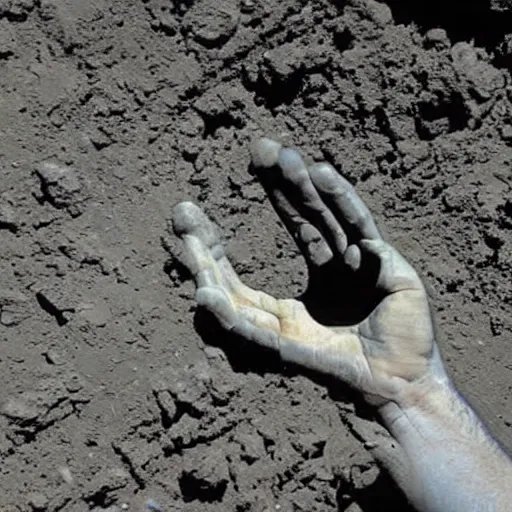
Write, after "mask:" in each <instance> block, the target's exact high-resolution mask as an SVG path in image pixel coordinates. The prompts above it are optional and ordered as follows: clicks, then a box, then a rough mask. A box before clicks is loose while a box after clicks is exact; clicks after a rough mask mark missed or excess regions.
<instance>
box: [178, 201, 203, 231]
mask: <svg viewBox="0 0 512 512" xmlns="http://www.w3.org/2000/svg"><path fill="white" fill-rule="evenodd" d="M203 216H204V214H203V212H202V210H201V209H200V208H199V207H198V206H197V205H195V204H194V203H193V202H192V201H182V202H181V203H178V204H177V205H176V206H175V207H174V208H173V212H172V226H173V230H174V233H175V234H176V235H178V236H179V235H183V234H186V233H191V232H192V231H194V230H195V229H196V228H197V227H198V225H199V224H200V221H201V218H202V217H203Z"/></svg>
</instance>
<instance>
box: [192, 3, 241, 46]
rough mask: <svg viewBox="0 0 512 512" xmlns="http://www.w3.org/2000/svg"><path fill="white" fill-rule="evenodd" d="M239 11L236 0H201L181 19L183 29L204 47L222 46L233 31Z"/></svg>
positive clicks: (236, 24)
mask: <svg viewBox="0 0 512 512" xmlns="http://www.w3.org/2000/svg"><path fill="white" fill-rule="evenodd" d="M239 16H240V12H239V10H238V6H237V3H236V2H222V3H221V2H218V1H217V0H202V1H199V2H196V3H194V5H193V7H192V8H191V9H190V10H189V11H188V12H187V14H186V15H185V18H184V20H183V24H184V27H185V29H186V30H187V31H188V32H190V33H191V34H192V36H193V38H194V39H195V40H196V41H197V42H198V43H200V44H201V45H202V46H204V47H206V48H215V47H218V46H222V45H223V44H224V43H226V41H227V40H228V39H229V38H230V37H231V36H232V35H233V34H234V33H235V30H236V28H237V26H238V19H239Z"/></svg>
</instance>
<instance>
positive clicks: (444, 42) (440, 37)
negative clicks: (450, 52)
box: [424, 28, 450, 50]
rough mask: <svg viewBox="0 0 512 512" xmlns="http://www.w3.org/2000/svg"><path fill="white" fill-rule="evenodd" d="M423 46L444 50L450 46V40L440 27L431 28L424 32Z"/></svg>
mask: <svg viewBox="0 0 512 512" xmlns="http://www.w3.org/2000/svg"><path fill="white" fill-rule="evenodd" d="M424 45H425V48H427V49H430V48H435V49H436V50H444V49H446V48H449V47H450V40H449V39H448V35H447V34H446V30H444V29H442V28H433V29H431V30H429V31H428V32H427V33H426V34H425V39H424Z"/></svg>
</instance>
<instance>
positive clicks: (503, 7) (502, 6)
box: [489, 0, 512, 12]
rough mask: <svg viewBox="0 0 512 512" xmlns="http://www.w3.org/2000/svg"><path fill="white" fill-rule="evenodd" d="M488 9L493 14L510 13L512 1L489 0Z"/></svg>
mask: <svg viewBox="0 0 512 512" xmlns="http://www.w3.org/2000/svg"><path fill="white" fill-rule="evenodd" d="M489 7H490V9H491V11H495V12H507V11H512V0H490V3H489Z"/></svg>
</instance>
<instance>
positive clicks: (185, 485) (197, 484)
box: [180, 447, 229, 502]
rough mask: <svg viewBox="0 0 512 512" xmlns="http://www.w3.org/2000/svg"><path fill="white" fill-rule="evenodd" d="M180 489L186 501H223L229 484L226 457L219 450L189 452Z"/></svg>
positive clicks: (202, 448)
mask: <svg viewBox="0 0 512 512" xmlns="http://www.w3.org/2000/svg"><path fill="white" fill-rule="evenodd" d="M184 462H185V468H184V469H183V472H182V474H181V477H180V488H181V491H182V494H183V498H184V500H185V501H192V500H195V499H197V500H199V501H206V502H212V501H221V500H222V497H223V495H224V493H225V491H226V488H227V485H228V482H229V469H228V463H227V460H226V456H225V455H224V453H223V452H222V451H221V450H218V449H213V448H209V449H205V448H204V447H200V448H197V449H194V450H189V451H188V452H187V459H186V460H185V461H184Z"/></svg>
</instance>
